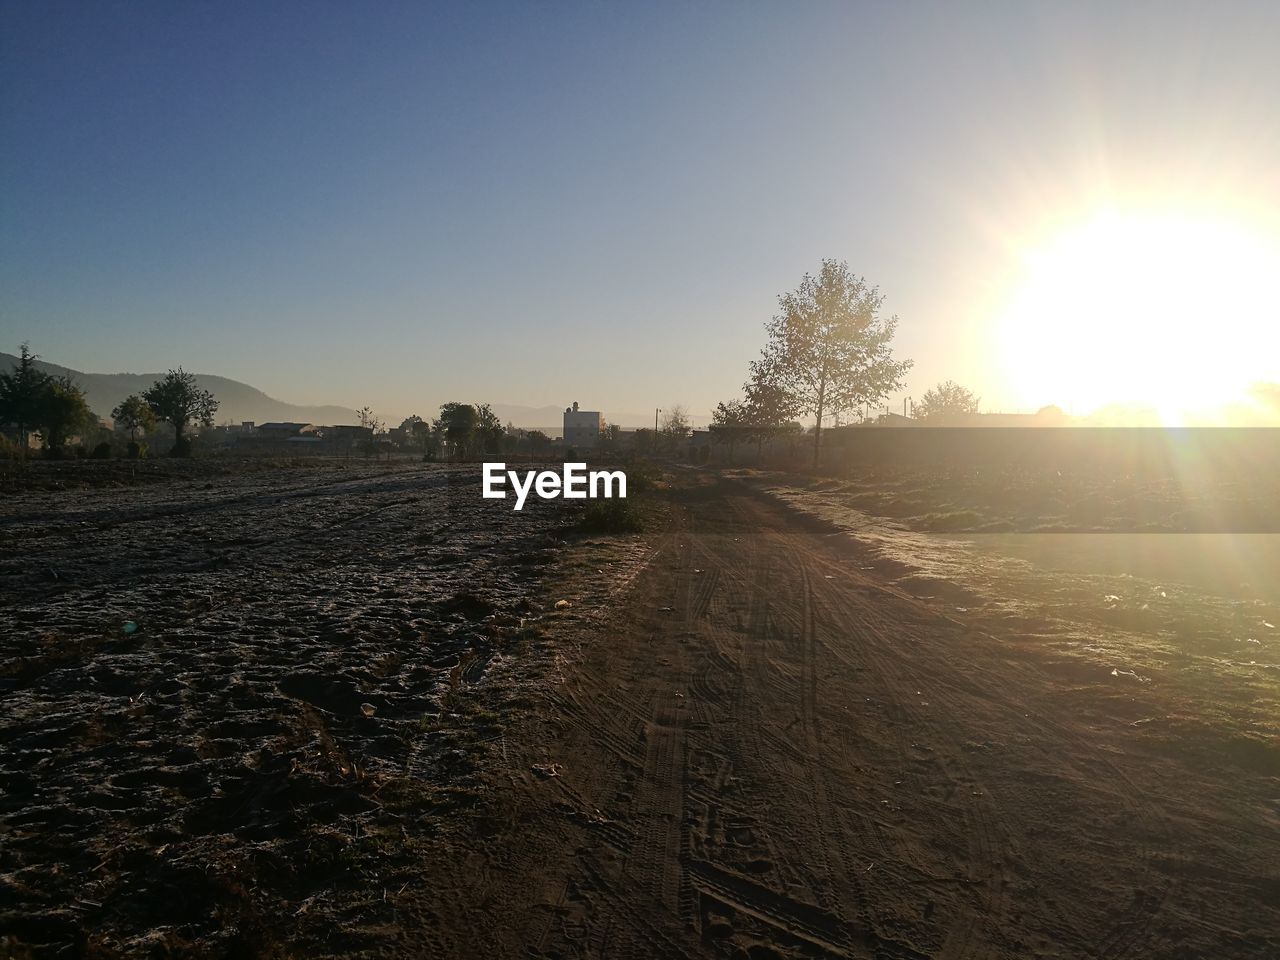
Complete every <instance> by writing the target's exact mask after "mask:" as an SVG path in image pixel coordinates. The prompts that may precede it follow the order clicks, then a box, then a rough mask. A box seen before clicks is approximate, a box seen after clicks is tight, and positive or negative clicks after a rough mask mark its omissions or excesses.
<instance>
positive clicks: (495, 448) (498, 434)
mask: <svg viewBox="0 0 1280 960" xmlns="http://www.w3.org/2000/svg"><path fill="white" fill-rule="evenodd" d="M475 411H476V429H475V436H476V440H477V441H479V445H480V450H479V452H481V453H485V454H496V453H500V452H501V450H502V421H501V420H499V419H498V415H497V414H496V413H494V412H493V409H492V408H491V407H490V406H489V404H487V403H478V404H476V407H475Z"/></svg>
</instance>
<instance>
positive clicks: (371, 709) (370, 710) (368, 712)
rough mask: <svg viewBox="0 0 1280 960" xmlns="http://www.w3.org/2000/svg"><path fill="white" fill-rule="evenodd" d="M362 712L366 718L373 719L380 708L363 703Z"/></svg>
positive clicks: (361, 705)
mask: <svg viewBox="0 0 1280 960" xmlns="http://www.w3.org/2000/svg"><path fill="white" fill-rule="evenodd" d="M360 712H361V713H363V714H364V715H365V716H366V717H372V716H373V715H374V714H375V713H377V712H378V708H377V707H375V706H374V705H373V704H372V703H362V704H360Z"/></svg>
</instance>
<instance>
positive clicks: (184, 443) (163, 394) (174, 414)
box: [142, 367, 218, 457]
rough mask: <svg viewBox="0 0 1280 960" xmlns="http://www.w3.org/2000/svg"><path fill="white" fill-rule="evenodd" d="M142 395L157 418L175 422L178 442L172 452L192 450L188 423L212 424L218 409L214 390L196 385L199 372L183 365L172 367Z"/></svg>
mask: <svg viewBox="0 0 1280 960" xmlns="http://www.w3.org/2000/svg"><path fill="white" fill-rule="evenodd" d="M142 399H143V400H145V401H146V402H147V406H149V407H150V408H151V412H152V413H154V414H155V415H156V418H157V419H159V420H164V421H165V422H166V423H171V424H173V435H174V443H173V450H172V451H171V453H172V455H173V456H175V457H185V456H189V455H190V454H191V441H189V440H187V439H186V437H185V436H184V435H183V434H184V431H185V430H186V429H187V425H188V424H191V423H198V424H200V425H201V426H205V427H211V426H213V415H214V414H215V413H216V412H217V410H218V401H217V400H215V399H214V398H213V394H212V393H210V392H209V391H208V390H201V389H200V388H199V387H198V386H196V377H195V374H194V373H187V372H186V371H185V370H183V369H182V368H181V367H179V368H178V369H177V370H170V371H169V372H168V373H166V374H165V375H164V376H163V377H161V378H160V379H159V380H157V381H156V382H155V383H153V384H152V385H151V387H150V388H149V389H148V390H146V391H144V392H143V394H142Z"/></svg>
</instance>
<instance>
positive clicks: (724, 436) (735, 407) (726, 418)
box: [711, 400, 748, 463]
mask: <svg viewBox="0 0 1280 960" xmlns="http://www.w3.org/2000/svg"><path fill="white" fill-rule="evenodd" d="M747 429H748V423H747V405H746V404H745V403H743V402H742V401H741V400H730V401H729V402H728V403H718V404H716V408H715V409H714V410H712V411H711V436H712V438H713V439H714V440H715V441H716V442H717V443H727V444H728V445H729V462H730V463H733V448H734V447H735V446H736V445H737V443H738V441H739V440H741V439H742V437H743V435H744V434H745V433H746V432H747Z"/></svg>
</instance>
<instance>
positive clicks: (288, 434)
mask: <svg viewBox="0 0 1280 960" xmlns="http://www.w3.org/2000/svg"><path fill="white" fill-rule="evenodd" d="M253 433H254V434H255V435H256V436H257V438H258V439H259V440H268V441H270V440H290V439H293V438H295V437H305V436H309V435H311V434H314V433H316V427H315V425H314V424H310V423H292V422H290V421H283V422H279V423H260V424H258V426H257V428H256V429H255V430H254V431H253Z"/></svg>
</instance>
